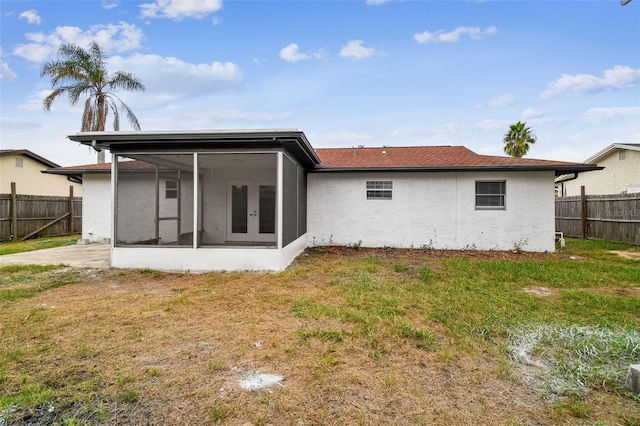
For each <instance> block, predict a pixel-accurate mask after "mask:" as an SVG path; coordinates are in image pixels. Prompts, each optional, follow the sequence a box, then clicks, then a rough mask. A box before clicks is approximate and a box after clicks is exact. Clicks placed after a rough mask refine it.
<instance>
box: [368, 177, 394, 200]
mask: <svg viewBox="0 0 640 426" xmlns="http://www.w3.org/2000/svg"><path fill="white" fill-rule="evenodd" d="M392 192H393V182H392V181H390V180H368V181H367V200H391V196H392Z"/></svg>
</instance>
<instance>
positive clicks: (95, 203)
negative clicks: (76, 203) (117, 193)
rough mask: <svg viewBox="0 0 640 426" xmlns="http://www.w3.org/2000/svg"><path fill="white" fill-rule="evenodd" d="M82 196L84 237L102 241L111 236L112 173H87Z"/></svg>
mask: <svg viewBox="0 0 640 426" xmlns="http://www.w3.org/2000/svg"><path fill="white" fill-rule="evenodd" d="M82 183H83V186H84V188H85V191H84V195H83V197H82V239H83V240H86V241H88V242H91V243H102V242H106V241H109V239H110V238H111V219H112V218H111V175H110V174H108V173H105V174H85V175H83V176H82Z"/></svg>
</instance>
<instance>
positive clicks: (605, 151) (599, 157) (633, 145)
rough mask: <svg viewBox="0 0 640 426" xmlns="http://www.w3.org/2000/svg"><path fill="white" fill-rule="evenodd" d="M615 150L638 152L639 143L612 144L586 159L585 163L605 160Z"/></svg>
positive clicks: (639, 149) (639, 148)
mask: <svg viewBox="0 0 640 426" xmlns="http://www.w3.org/2000/svg"><path fill="white" fill-rule="evenodd" d="M617 149H630V150H632V151H640V143H614V144H611V145H609V146H608V147H606V148H605V149H603V150H602V151H600V152H598V153H597V154H595V155H593V156H591V157H589V158H587V159H586V160H585V163H597V162H598V161H600V160H602V159H604V158H606V157H607V156H609V155H610V154H611V153H612V152H614V151H616V150H617Z"/></svg>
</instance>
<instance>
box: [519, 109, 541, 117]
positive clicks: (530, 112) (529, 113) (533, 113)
mask: <svg viewBox="0 0 640 426" xmlns="http://www.w3.org/2000/svg"><path fill="white" fill-rule="evenodd" d="M543 116H544V112H542V111H540V110H537V109H535V108H533V107H529V108H527V109H525V110H524V111H522V116H521V117H522V119H523V120H531V119H533V118H540V117H543Z"/></svg>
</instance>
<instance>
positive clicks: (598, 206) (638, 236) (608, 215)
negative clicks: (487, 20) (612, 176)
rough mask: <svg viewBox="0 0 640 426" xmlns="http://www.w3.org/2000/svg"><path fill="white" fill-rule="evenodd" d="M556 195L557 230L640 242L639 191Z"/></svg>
mask: <svg viewBox="0 0 640 426" xmlns="http://www.w3.org/2000/svg"><path fill="white" fill-rule="evenodd" d="M580 189H581V195H577V196H572V197H559V198H556V231H557V232H563V233H564V235H565V236H567V237H576V238H583V239H587V238H589V239H596V240H609V241H621V242H624V243H629V244H635V245H640V194H611V195H585V188H584V186H583V187H581V188H580Z"/></svg>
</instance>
